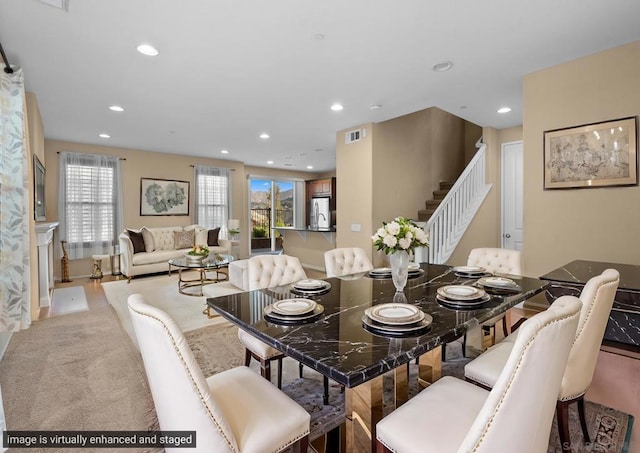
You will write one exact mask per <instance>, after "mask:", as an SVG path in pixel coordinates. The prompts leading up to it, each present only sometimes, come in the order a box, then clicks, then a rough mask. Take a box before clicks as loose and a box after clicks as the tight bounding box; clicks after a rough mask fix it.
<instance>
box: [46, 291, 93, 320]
mask: <svg viewBox="0 0 640 453" xmlns="http://www.w3.org/2000/svg"><path fill="white" fill-rule="evenodd" d="M86 310H89V304H88V303H87V295H86V294H85V293H84V288H83V287H82V286H69V287H66V288H55V289H54V290H53V291H52V293H51V308H50V309H49V316H60V315H67V314H69V313H76V312H79V311H86Z"/></svg>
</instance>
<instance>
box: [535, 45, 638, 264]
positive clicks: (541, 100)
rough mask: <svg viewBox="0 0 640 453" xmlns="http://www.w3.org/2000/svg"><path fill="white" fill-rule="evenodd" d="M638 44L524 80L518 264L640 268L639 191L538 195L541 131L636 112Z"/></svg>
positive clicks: (540, 191)
mask: <svg viewBox="0 0 640 453" xmlns="http://www.w3.org/2000/svg"><path fill="white" fill-rule="evenodd" d="M639 74H640V42H635V43H632V44H628V45H625V46H622V47H618V48H615V49H612V50H609V51H606V52H601V53H598V54H594V55H591V56H588V57H585V58H581V59H578V60H575V61H572V62H569V63H566V64H563V65H560V66H555V67H552V68H548V69H544V70H542V71H539V72H536V73H533V74H529V75H527V76H526V77H525V78H524V118H525V123H524V128H523V137H524V168H525V174H524V206H525V210H524V260H525V268H526V269H527V271H528V273H530V274H532V275H541V274H544V273H545V272H548V271H550V270H552V269H554V268H556V267H558V266H561V265H563V264H565V263H567V262H570V261H572V260H575V259H585V260H598V261H607V262H614V263H627V264H640V245H639V244H640V241H638V225H640V209H639V208H638V207H639V206H640V187H638V186H632V187H607V188H589V189H569V190H566V189H565V190H546V191H545V190H543V132H544V131H545V130H550V129H557V128H564V127H571V126H577V125H581V124H588V123H595V122H600V121H606V120H611V119H616V118H622V117H629V116H637V115H638V113H640V90H639V89H638V80H639Z"/></svg>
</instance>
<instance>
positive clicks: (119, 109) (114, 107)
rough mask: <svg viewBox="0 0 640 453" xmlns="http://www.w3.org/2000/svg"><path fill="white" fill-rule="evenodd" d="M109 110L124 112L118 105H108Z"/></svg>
mask: <svg viewBox="0 0 640 453" xmlns="http://www.w3.org/2000/svg"><path fill="white" fill-rule="evenodd" d="M109 110H111V111H114V112H124V109H123V108H122V107H120V106H119V105H112V106H110V107H109Z"/></svg>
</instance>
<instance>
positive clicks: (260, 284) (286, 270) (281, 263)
mask: <svg viewBox="0 0 640 453" xmlns="http://www.w3.org/2000/svg"><path fill="white" fill-rule="evenodd" d="M248 272H249V290H254V289H263V288H270V287H272V286H280V285H287V284H289V283H293V282H297V281H298V280H303V279H305V278H307V274H306V273H305V271H304V268H303V267H302V264H300V260H299V259H298V258H296V257H295V256H289V255H257V256H253V257H251V258H249V265H248Z"/></svg>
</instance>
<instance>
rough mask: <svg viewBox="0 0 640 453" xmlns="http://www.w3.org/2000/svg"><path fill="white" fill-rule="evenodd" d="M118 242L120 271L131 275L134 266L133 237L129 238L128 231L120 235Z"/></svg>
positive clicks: (128, 275)
mask: <svg viewBox="0 0 640 453" xmlns="http://www.w3.org/2000/svg"><path fill="white" fill-rule="evenodd" d="M118 242H119V243H120V267H121V269H120V272H122V273H123V274H124V275H125V276H127V277H130V276H131V273H130V272H131V267H132V266H133V264H132V260H133V244H132V243H131V239H129V235H128V234H126V233H122V234H121V235H120V236H118Z"/></svg>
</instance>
